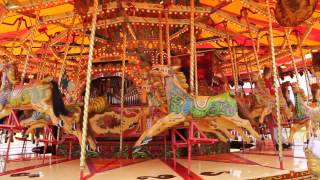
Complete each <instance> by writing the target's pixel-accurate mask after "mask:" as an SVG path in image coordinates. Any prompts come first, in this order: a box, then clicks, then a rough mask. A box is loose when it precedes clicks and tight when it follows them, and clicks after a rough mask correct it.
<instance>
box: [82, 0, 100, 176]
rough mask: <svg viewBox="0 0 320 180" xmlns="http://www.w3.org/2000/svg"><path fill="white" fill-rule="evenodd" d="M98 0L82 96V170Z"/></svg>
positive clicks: (96, 0) (94, 13) (94, 11)
mask: <svg viewBox="0 0 320 180" xmlns="http://www.w3.org/2000/svg"><path fill="white" fill-rule="evenodd" d="M98 5H99V2H98V0H94V3H93V12H92V13H93V15H92V26H91V34H90V45H89V59H88V68H87V81H86V91H85V98H84V112H83V124H82V138H81V157H80V168H81V170H82V171H81V172H83V170H84V167H85V160H86V139H87V129H88V108H89V98H90V84H91V72H92V60H93V50H94V39H95V33H96V25H97V13H98Z"/></svg>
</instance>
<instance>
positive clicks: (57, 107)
mask: <svg viewBox="0 0 320 180" xmlns="http://www.w3.org/2000/svg"><path fill="white" fill-rule="evenodd" d="M50 83H51V86H52V105H53V112H54V115H55V116H57V117H59V116H60V115H64V116H67V115H68V114H69V112H68V110H67V109H66V107H65V105H64V102H63V99H62V94H61V92H60V90H59V88H58V87H59V86H58V83H57V82H56V81H50Z"/></svg>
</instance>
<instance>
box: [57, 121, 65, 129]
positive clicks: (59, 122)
mask: <svg viewBox="0 0 320 180" xmlns="http://www.w3.org/2000/svg"><path fill="white" fill-rule="evenodd" d="M58 126H59V127H61V128H62V127H63V126H64V122H63V121H62V120H59V121H58Z"/></svg>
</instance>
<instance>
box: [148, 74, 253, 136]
mask: <svg viewBox="0 0 320 180" xmlns="http://www.w3.org/2000/svg"><path fill="white" fill-rule="evenodd" d="M176 76H177V77H179V78H178V79H179V81H180V85H182V86H183V88H184V89H187V88H188V87H189V85H188V84H187V83H186V78H185V76H184V74H183V73H182V72H177V73H176ZM148 78H149V79H148V80H146V81H145V82H149V81H151V82H149V83H148V85H147V86H148V88H146V89H147V92H148V100H149V103H148V104H149V107H156V108H158V109H159V110H160V111H161V112H162V116H165V115H167V114H168V111H167V109H168V107H167V103H166V93H165V89H164V87H165V86H164V85H163V84H162V83H161V82H163V81H162V80H161V77H159V76H153V75H152V74H150V75H148ZM238 105H239V104H238ZM240 109H241V110H242V111H243V110H244V109H243V108H240ZM240 109H239V110H240ZM187 119H188V120H191V119H192V116H188V117H187ZM221 120H222V121H223V122H221ZM195 123H196V124H197V125H198V127H199V129H200V130H201V131H202V132H206V133H213V134H214V135H216V137H217V138H218V139H219V140H220V141H222V142H227V141H228V140H229V139H235V136H234V135H232V134H231V133H230V132H229V130H236V131H237V132H238V133H239V134H240V136H241V137H242V138H243V140H244V141H245V142H250V140H251V139H250V138H249V137H248V135H247V134H246V133H245V132H244V131H243V130H242V129H241V128H239V127H238V126H237V125H236V124H235V123H233V122H232V121H224V120H223V119H215V121H212V118H211V119H210V118H202V119H201V120H198V121H196V122H195Z"/></svg>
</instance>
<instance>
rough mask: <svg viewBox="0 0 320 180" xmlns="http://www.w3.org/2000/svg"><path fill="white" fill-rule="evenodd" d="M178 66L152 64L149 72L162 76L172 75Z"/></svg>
mask: <svg viewBox="0 0 320 180" xmlns="http://www.w3.org/2000/svg"><path fill="white" fill-rule="evenodd" d="M178 68H179V67H178V66H168V65H153V66H152V69H151V74H154V75H159V76H162V77H168V76H173V75H174V73H175V70H177V69H178Z"/></svg>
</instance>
